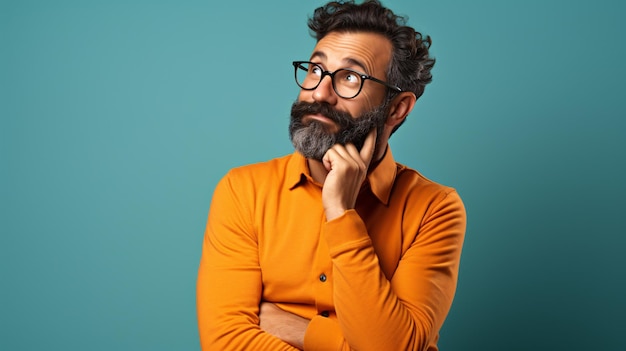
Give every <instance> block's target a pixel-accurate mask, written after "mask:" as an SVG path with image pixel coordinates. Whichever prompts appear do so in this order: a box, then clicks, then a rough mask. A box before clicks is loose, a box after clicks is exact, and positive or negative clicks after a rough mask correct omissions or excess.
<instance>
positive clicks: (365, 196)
mask: <svg viewBox="0 0 626 351" xmlns="http://www.w3.org/2000/svg"><path fill="white" fill-rule="evenodd" d="M321 196H322V192H321V185H320V184H317V183H316V182H315V181H313V179H312V178H311V176H310V175H309V170H308V166H307V163H306V159H305V158H304V157H303V156H301V155H300V154H298V153H297V152H296V153H294V154H292V155H289V156H285V157H282V158H278V159H274V160H271V161H268V162H264V163H258V164H253V165H248V166H244V167H240V168H235V169H233V170H231V171H230V172H229V173H228V174H227V175H226V176H225V177H224V178H223V179H222V180H221V181H220V182H219V184H218V185H217V187H216V189H215V192H214V195H213V201H212V204H211V210H210V212H209V219H208V223H207V227H206V233H205V238H204V246H203V253H202V259H201V262H200V268H199V273H198V281H197V312H198V326H199V331H200V341H201V345H202V349H203V350H220V351H223V350H272V351H274V350H295V349H294V348H293V347H292V346H290V345H288V344H286V343H284V342H282V341H281V340H279V339H277V338H275V337H274V336H272V335H270V334H267V333H265V332H263V331H262V330H261V329H260V328H259V317H258V312H259V304H260V302H261V301H269V302H273V303H276V304H277V305H278V306H279V307H280V308H281V309H283V310H286V311H289V312H292V313H296V314H298V315H300V316H302V317H305V318H307V319H310V320H311V322H310V324H309V326H308V329H307V331H306V334H305V340H304V346H305V350H350V349H356V350H360V351H367V350H375V351H381V350H437V346H436V343H437V339H438V338H439V329H440V328H441V326H442V324H443V321H444V319H445V317H446V315H447V313H448V311H449V309H450V306H451V304H452V299H453V297H454V292H455V289H456V282H457V275H458V269H459V259H460V255H461V248H462V246H463V238H464V235H465V222H466V218H465V209H464V207H463V203H462V202H461V199H460V198H459V196H458V195H457V193H456V191H455V190H454V189H452V188H449V187H445V186H442V185H439V184H437V183H434V182H432V181H430V180H428V179H426V178H425V177H423V176H422V175H421V174H419V173H418V172H416V171H414V170H412V169H409V168H407V167H405V166H402V165H400V164H397V163H396V162H395V161H394V159H393V156H392V155H391V150H389V149H388V150H387V152H386V154H385V156H384V158H383V159H382V160H381V162H380V163H379V164H378V165H376V167H375V168H374V169H373V170H371V171H370V172H369V174H368V176H367V179H366V181H365V182H364V185H363V187H362V189H361V192H360V194H359V197H358V200H357V205H356V209H354V210H349V211H346V212H345V213H344V214H343V215H342V216H340V217H339V218H336V219H334V220H332V221H329V222H327V221H326V219H325V215H324V209H323V207H322V199H321Z"/></svg>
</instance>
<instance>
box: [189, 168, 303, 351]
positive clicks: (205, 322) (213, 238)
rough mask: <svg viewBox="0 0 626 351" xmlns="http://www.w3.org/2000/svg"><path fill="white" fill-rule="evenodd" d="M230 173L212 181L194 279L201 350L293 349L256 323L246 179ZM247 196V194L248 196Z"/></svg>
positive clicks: (258, 289)
mask: <svg viewBox="0 0 626 351" xmlns="http://www.w3.org/2000/svg"><path fill="white" fill-rule="evenodd" d="M236 178H237V175H235V174H233V172H231V173H229V174H228V175H227V176H226V177H224V179H222V180H221V181H220V183H219V184H218V185H217V187H216V189H215V192H214V195H213V201H212V204H211V210H210V213H209V219H208V223H207V227H206V233H205V237H204V245H203V252H202V258H201V261H200V268H199V272H198V280H197V296H196V298H197V313H198V327H199V332H200V343H201V346H202V349H203V350H205V351H206V350H219V351H224V350H243V349H246V350H296V349H295V348H294V347H292V346H290V345H289V344H287V343H285V342H283V341H281V340H279V339H278V338H276V337H274V336H272V335H270V334H269V333H266V332H265V331H263V330H262V329H261V327H260V326H259V304H260V302H261V293H262V282H261V269H260V267H259V262H258V249H257V242H256V236H255V233H254V230H253V226H252V223H251V218H252V215H251V206H250V205H249V203H248V201H246V197H245V196H244V195H242V194H253V193H254V192H253V189H247V188H246V187H247V186H249V185H248V184H250V183H251V182H246V181H239V182H237V186H234V185H233V183H232V182H233V180H234V179H236ZM249 196H250V195H248V197H249Z"/></svg>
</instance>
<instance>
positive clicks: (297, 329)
mask: <svg viewBox="0 0 626 351" xmlns="http://www.w3.org/2000/svg"><path fill="white" fill-rule="evenodd" d="M259 319H260V323H259V326H260V327H261V329H263V331H265V332H266V333H268V334H271V335H274V336H275V337H277V338H279V339H281V340H282V341H284V342H286V343H288V344H290V345H291V346H293V347H296V348H298V349H300V350H303V349H304V334H305V332H306V328H307V327H308V326H309V320H308V319H306V318H302V317H300V316H298V315H295V314H293V313H290V312H287V311H283V310H281V309H280V308H278V307H277V306H276V305H274V304H273V303H271V302H262V303H261V306H260V310H259Z"/></svg>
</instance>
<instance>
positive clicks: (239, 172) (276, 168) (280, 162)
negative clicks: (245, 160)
mask: <svg viewBox="0 0 626 351" xmlns="http://www.w3.org/2000/svg"><path fill="white" fill-rule="evenodd" d="M293 157H294V155H293V154H290V155H284V156H280V157H276V158H273V159H270V160H267V161H262V162H256V163H250V164H246V165H242V166H238V167H234V168H232V169H230V170H229V171H228V173H227V174H226V176H225V177H226V178H231V179H239V180H263V179H279V178H284V177H286V176H287V174H288V168H289V163H290V161H292V159H293Z"/></svg>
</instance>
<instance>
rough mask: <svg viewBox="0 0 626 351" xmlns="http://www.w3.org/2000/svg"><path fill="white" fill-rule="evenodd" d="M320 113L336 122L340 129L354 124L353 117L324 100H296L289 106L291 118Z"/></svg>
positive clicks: (300, 118) (297, 118)
mask: <svg viewBox="0 0 626 351" xmlns="http://www.w3.org/2000/svg"><path fill="white" fill-rule="evenodd" d="M316 114H320V115H322V116H325V117H326V118H328V119H330V120H331V121H333V122H335V123H337V125H339V127H340V129H346V128H349V127H351V126H352V125H353V124H354V118H353V117H352V115H351V114H350V113H348V112H342V111H338V110H336V109H334V108H333V107H332V106H330V104H328V103H326V102H321V103H320V102H305V101H296V102H294V103H293V105H292V107H291V119H292V120H294V119H295V120H298V121H301V120H302V117H304V116H306V115H316Z"/></svg>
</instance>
